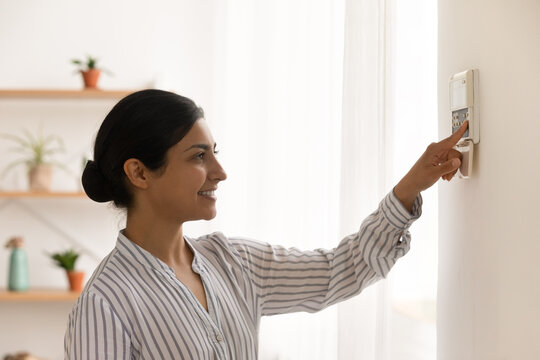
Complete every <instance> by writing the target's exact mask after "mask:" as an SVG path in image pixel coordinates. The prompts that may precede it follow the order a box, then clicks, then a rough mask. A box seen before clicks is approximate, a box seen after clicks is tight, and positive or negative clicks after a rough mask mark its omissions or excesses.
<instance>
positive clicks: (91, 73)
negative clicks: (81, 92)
mask: <svg viewBox="0 0 540 360" xmlns="http://www.w3.org/2000/svg"><path fill="white" fill-rule="evenodd" d="M81 74H82V77H83V81H84V88H85V89H97V83H98V80H99V75H100V74H101V70H98V69H90V70H87V71H81Z"/></svg>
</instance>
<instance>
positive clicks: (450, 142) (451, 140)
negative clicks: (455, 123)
mask: <svg viewBox="0 0 540 360" xmlns="http://www.w3.org/2000/svg"><path fill="white" fill-rule="evenodd" d="M468 128H469V120H467V121H465V122H463V124H462V125H461V126H460V127H459V129H457V131H456V132H455V133H453V134H452V135H450V136H449V137H447V138H446V139H444V140H441V141H440V142H439V144H443V145H445V147H447V148H452V147H453V146H454V145H456V144H457V143H458V141H459V139H461V138H462V137H463V135H464V134H465V131H467V129H468Z"/></svg>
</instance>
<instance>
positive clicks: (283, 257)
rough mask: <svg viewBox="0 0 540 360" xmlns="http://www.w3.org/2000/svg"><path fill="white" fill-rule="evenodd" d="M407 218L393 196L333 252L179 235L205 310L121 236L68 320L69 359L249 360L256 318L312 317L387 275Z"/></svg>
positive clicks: (405, 238) (401, 248) (417, 209)
mask: <svg viewBox="0 0 540 360" xmlns="http://www.w3.org/2000/svg"><path fill="white" fill-rule="evenodd" d="M421 204H422V199H421V197H420V196H419V197H418V198H417V199H416V202H415V205H414V208H413V214H412V215H411V214H409V212H408V211H407V210H406V209H405V208H404V207H403V206H402V205H401V203H400V202H399V200H398V199H397V198H396V197H395V195H394V194H393V192H390V193H389V194H388V195H387V196H386V197H385V198H384V199H383V200H382V201H381V203H380V205H379V207H378V209H377V210H376V211H375V212H374V213H373V214H371V215H370V216H369V217H368V218H366V219H365V220H364V222H363V223H362V226H361V227H360V231H359V232H358V233H355V234H352V235H349V236H347V237H345V238H344V239H343V240H342V241H341V242H340V243H339V245H338V247H337V248H335V249H333V250H323V249H317V250H314V251H300V250H298V249H296V248H290V249H286V248H284V247H280V246H272V245H269V244H266V243H262V242H259V241H255V240H250V239H246V238H238V237H235V238H227V237H225V235H223V234H222V233H220V232H215V233H212V234H209V235H205V236H202V237H200V238H198V239H192V238H189V237H184V238H185V240H186V241H187V244H188V245H189V246H190V248H191V249H192V250H193V253H194V259H193V264H192V268H193V270H194V271H195V272H196V273H198V274H200V276H201V279H202V281H203V284H204V288H205V291H206V297H207V303H208V312H207V311H206V310H205V309H204V308H203V307H202V306H201V304H200V303H199V302H198V301H197V299H196V298H195V296H194V295H193V294H192V293H191V291H190V290H189V289H188V288H187V287H185V286H184V285H183V284H182V283H181V282H180V281H179V280H178V279H177V278H176V276H175V274H174V271H173V269H172V268H171V267H169V266H168V265H167V264H165V263H164V262H162V261H161V260H159V259H158V258H156V257H155V256H153V255H152V254H150V253H149V252H147V251H145V250H144V249H142V248H141V247H139V246H137V245H136V244H134V243H133V242H131V241H130V240H129V239H127V238H126V237H125V236H124V234H123V232H122V231H120V232H119V235H118V240H117V243H116V247H115V248H114V249H113V250H112V252H111V253H110V254H109V255H108V256H107V257H106V258H105V259H104V260H103V261H102V262H101V263H100V265H99V266H98V268H97V269H96V270H95V272H94V274H93V275H92V278H91V279H90V280H89V281H88V284H87V285H86V287H85V288H84V290H83V292H82V294H81V296H80V297H79V299H78V301H77V303H76V304H75V306H74V308H73V310H72V312H71V314H70V315H69V319H68V326H67V331H66V335H65V339H64V346H65V358H66V359H201V360H202V359H230V360H236V359H256V358H257V341H258V329H259V320H260V318H261V316H263V315H273V314H283V313H289V312H294V311H307V312H315V311H319V310H321V309H324V308H325V307H327V306H329V305H332V304H335V303H337V302H339V301H343V300H345V299H347V298H350V297H352V296H354V295H356V294H358V293H359V292H360V291H362V289H364V288H365V287H366V286H368V285H370V284H372V283H373V282H375V281H377V280H379V279H381V278H383V277H386V275H387V274H388V272H389V271H390V268H391V267H392V266H393V264H394V263H395V262H396V261H397V259H398V258H400V257H401V256H403V255H404V254H405V253H406V252H407V251H408V249H409V245H410V234H409V232H408V231H407V229H408V228H409V226H410V225H411V224H412V222H413V221H414V220H415V219H417V218H418V217H419V216H420V213H421Z"/></svg>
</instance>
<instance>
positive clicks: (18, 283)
mask: <svg viewBox="0 0 540 360" xmlns="http://www.w3.org/2000/svg"><path fill="white" fill-rule="evenodd" d="M22 246H23V239H22V238H21V237H13V238H11V239H10V240H9V241H8V243H7V244H6V247H8V248H11V255H10V256H9V274H8V290H10V291H26V290H28V283H29V281H28V259H27V257H26V252H25V251H24V249H23V248H22Z"/></svg>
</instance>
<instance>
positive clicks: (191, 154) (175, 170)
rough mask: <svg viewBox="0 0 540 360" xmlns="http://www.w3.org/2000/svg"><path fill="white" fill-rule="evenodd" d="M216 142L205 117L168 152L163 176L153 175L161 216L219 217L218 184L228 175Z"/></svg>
mask: <svg viewBox="0 0 540 360" xmlns="http://www.w3.org/2000/svg"><path fill="white" fill-rule="evenodd" d="M215 146H216V143H215V142H214V139H213V137H212V134H211V133H210V129H209V128H208V125H207V123H206V120H204V119H202V118H201V119H199V120H197V121H196V122H195V124H194V125H193V127H192V128H191V130H190V131H189V132H188V133H187V134H186V136H184V138H183V139H182V140H180V142H179V143H177V144H176V145H174V146H173V147H172V148H170V149H169V151H168V152H167V165H166V167H165V171H164V172H163V173H162V174H161V175H157V174H156V176H155V177H152V185H151V187H150V189H149V191H150V192H151V193H150V195H151V201H152V203H153V204H152V205H153V206H152V207H153V208H154V209H156V210H157V211H159V212H160V213H161V215H162V216H166V217H171V219H172V220H174V221H176V220H180V221H181V222H185V221H189V220H200V219H204V220H210V219H213V218H214V217H215V216H216V200H217V199H216V194H214V192H213V191H215V190H216V189H217V187H218V183H219V182H220V181H222V180H225V179H226V178H227V174H226V173H225V171H224V170H223V168H222V167H221V165H220V164H219V162H218V161H217V159H216V156H215V153H214V151H215V150H216V149H215Z"/></svg>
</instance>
